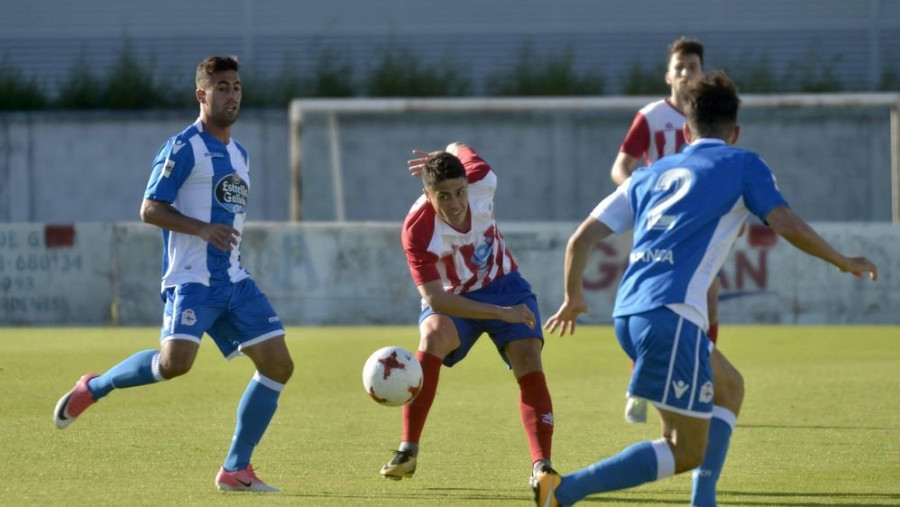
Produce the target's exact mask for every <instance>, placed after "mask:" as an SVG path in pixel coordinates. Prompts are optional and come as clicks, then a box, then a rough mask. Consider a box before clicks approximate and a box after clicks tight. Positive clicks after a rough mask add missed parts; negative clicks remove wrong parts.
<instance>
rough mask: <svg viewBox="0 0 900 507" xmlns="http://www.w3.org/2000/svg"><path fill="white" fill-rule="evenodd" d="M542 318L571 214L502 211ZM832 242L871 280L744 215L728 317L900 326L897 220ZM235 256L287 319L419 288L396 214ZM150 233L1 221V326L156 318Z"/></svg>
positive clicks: (381, 310) (314, 227)
mask: <svg viewBox="0 0 900 507" xmlns="http://www.w3.org/2000/svg"><path fill="white" fill-rule="evenodd" d="M500 225H501V229H503V231H504V236H505V238H506V240H507V242H508V244H509V246H510V247H511V249H512V250H513V252H514V253H515V255H516V259H517V261H518V262H519V265H520V268H521V270H522V272H523V274H524V275H525V277H526V278H527V279H528V280H529V281H531V283H532V285H533V287H534V290H535V292H536V293H537V294H538V298H539V302H540V308H541V312H542V314H543V317H544V318H545V319H546V318H547V317H548V316H549V315H550V314H551V313H552V312H553V311H555V310H556V308H557V306H558V304H559V302H560V300H561V298H562V290H563V287H562V259H563V254H564V250H565V244H566V240H567V239H568V236H569V234H570V233H571V232H572V231H573V230H574V229H575V227H576V225H577V224H575V223H571V222H559V223H547V222H545V223H539V224H522V223H509V224H504V223H501V224H500ZM814 226H815V227H816V229H817V230H818V231H819V232H820V233H821V234H822V235H823V236H824V237H825V238H826V239H828V240H829V241H830V242H832V243H833V244H834V245H835V246H836V247H837V248H838V249H839V250H841V251H844V252H848V253H861V254H865V255H867V256H869V257H870V258H871V259H872V260H873V261H874V262H875V263H876V264H877V265H878V267H879V269H880V270H881V273H880V280H879V281H878V282H876V283H872V282H870V281H868V280H860V279H856V278H854V277H852V276H848V275H846V274H841V273H838V272H837V271H835V270H834V269H833V268H832V267H831V266H829V265H827V264H825V263H824V262H822V261H819V260H816V259H812V258H809V257H806V256H805V255H803V254H801V253H799V252H798V251H797V250H795V249H793V248H792V247H791V246H790V245H788V244H787V242H786V241H784V240H783V239H780V238H778V237H777V236H775V235H774V234H772V232H771V230H769V229H767V228H765V227H762V226H759V225H754V226H751V227H750V228H749V229H748V231H747V233H746V234H745V235H744V236H743V237H742V238H741V239H740V240H739V242H738V244H737V245H736V248H735V250H734V251H733V252H732V254H731V255H730V256H729V258H728V261H727V262H726V263H725V266H724V267H723V270H722V277H723V278H722V291H721V297H722V301H721V304H720V309H719V311H720V320H721V321H722V322H723V323H725V324H728V323H778V324H825V323H829V324H900V256H898V255H897V254H898V252H900V225H892V224H888V223H881V224H861V223H817V224H814ZM244 238H245V244H244V245H243V247H242V248H243V258H244V259H245V263H246V265H247V267H248V268H249V269H250V271H251V272H252V273H253V277H254V279H255V280H256V281H257V283H258V284H259V285H260V287H261V288H262V289H263V290H264V291H265V292H266V293H267V294H268V295H269V297H270V299H271V300H272V303H273V305H274V306H275V308H276V309H277V310H278V312H279V314H280V315H281V317H282V319H283V320H284V322H285V323H286V324H288V325H330V324H401V325H414V324H415V322H416V318H417V316H418V312H419V298H418V293H417V291H416V289H415V287H414V286H413V284H412V281H411V279H410V277H409V273H408V271H407V268H406V263H405V257H404V255H403V253H402V250H401V246H400V224H399V223H349V224H344V225H333V224H324V223H306V224H291V225H288V224H265V223H250V224H248V225H247V227H246V228H245V234H244ZM629 240H630V238H628V237H622V238H612V239H610V240H607V241H605V242H603V243H601V244H599V245H598V246H597V247H596V249H595V251H594V253H593V255H592V258H591V261H590V263H589V268H588V270H587V273H586V275H585V285H586V287H587V288H588V297H589V301H590V305H591V314H590V315H589V316H587V317H585V318H584V322H586V323H609V322H611V317H610V313H611V311H612V304H613V300H614V297H615V288H616V284H617V280H618V278H619V276H621V272H622V269H623V268H624V265H625V262H626V259H627V250H628V249H627V245H628V241H629ZM160 248H161V239H160V234H159V231H158V230H157V229H155V228H153V227H150V226H145V225H142V224H137V223H122V224H92V223H87V224H76V225H74V226H67V225H44V224H0V325H101V324H119V325H158V324H159V323H160V319H161V314H162V302H161V300H160V299H159V274H160V255H161V253H160Z"/></svg>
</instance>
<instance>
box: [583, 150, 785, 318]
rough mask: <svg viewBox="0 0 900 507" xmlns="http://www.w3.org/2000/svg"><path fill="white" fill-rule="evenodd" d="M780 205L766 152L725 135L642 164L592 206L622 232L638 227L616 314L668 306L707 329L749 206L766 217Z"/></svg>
mask: <svg viewBox="0 0 900 507" xmlns="http://www.w3.org/2000/svg"><path fill="white" fill-rule="evenodd" d="M780 205H787V202H786V201H785V200H784V198H783V197H782V196H781V192H779V191H778V188H777V187H776V185H775V177H774V175H773V174H772V171H771V169H769V166H768V165H766V163H765V162H764V161H763V160H762V159H761V158H760V157H759V155H757V154H756V153H753V152H751V151H747V150H743V149H740V148H736V147H733V146H729V145H728V144H726V143H725V142H724V141H722V140H718V139H700V140H698V141H696V142H694V143H692V144H691V145H689V146H686V147H685V149H684V150H682V152H681V153H677V154H674V155H670V156H668V157H664V158H662V159H660V160H658V161H657V162H655V163H654V164H652V165H651V166H649V167H646V168H643V169H640V170H637V171H634V173H633V174H632V176H631V178H629V179H628V180H627V181H625V182H624V183H622V185H620V186H619V188H617V189H616V191H615V192H613V193H612V194H610V195H609V196H608V197H607V198H606V199H604V200H603V201H602V202H601V203H600V204H598V205H597V207H596V208H594V210H593V211H592V212H591V216H593V217H594V218H596V219H597V220H599V221H601V222H603V223H604V224H606V225H607V226H608V227H609V228H610V229H612V230H613V231H615V232H617V233H619V232H622V231H625V230H627V229H629V228H632V227H633V228H634V243H633V246H632V249H631V254H630V257H629V263H628V267H627V268H626V270H625V273H624V275H623V276H622V280H621V281H620V283H619V289H618V292H617V294H616V304H615V309H614V310H613V316H614V317H619V316H624V315H632V314H635V313H641V312H645V311H648V310H652V309H655V308H658V307H660V306H668V307H670V308H671V309H672V310H674V311H675V312H677V313H679V314H680V315H682V316H684V317H685V318H687V319H688V320H690V321H692V322H694V323H695V324H697V325H698V326H700V327H702V328H703V329H707V328H708V327H709V319H708V314H707V307H706V292H707V290H708V289H709V286H710V284H711V283H712V280H713V278H715V276H716V275H717V274H718V272H719V270H720V269H721V267H722V264H723V263H724V262H725V258H726V257H727V256H728V252H729V251H730V250H731V247H732V246H733V245H734V242H735V240H736V238H737V236H738V233H739V232H740V229H741V225H743V223H744V220H745V219H746V218H747V216H748V213H749V212H752V213H753V214H754V215H756V216H758V217H759V218H760V219H763V220H764V219H765V216H766V215H767V214H768V213H769V212H770V211H772V209H774V208H775V207H777V206H780Z"/></svg>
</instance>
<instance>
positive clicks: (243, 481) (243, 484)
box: [216, 465, 278, 493]
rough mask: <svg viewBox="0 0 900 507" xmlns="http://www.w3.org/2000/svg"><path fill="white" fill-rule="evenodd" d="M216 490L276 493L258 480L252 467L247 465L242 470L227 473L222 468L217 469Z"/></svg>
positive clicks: (276, 489)
mask: <svg viewBox="0 0 900 507" xmlns="http://www.w3.org/2000/svg"><path fill="white" fill-rule="evenodd" d="M216 488H218V489H220V490H222V491H256V492H258V493H277V492H278V488H273V487H272V486H269V485H268V484H266V483H265V482H263V481H261V480H259V477H257V476H256V473H255V472H254V471H253V465H247V468H245V469H243V470H235V471H234V472H229V471H228V470H225V468H224V467H222V468H220V469H219V474H218V475H216Z"/></svg>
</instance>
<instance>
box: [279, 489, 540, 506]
mask: <svg viewBox="0 0 900 507" xmlns="http://www.w3.org/2000/svg"><path fill="white" fill-rule="evenodd" d="M442 492H444V493H442ZM279 496H293V497H297V498H329V499H345V500H348V501H350V500H369V501H377V500H401V501H411V500H420V501H428V502H440V501H443V502H466V501H469V502H476V501H477V502H483V501H490V502H497V503H500V502H515V503H518V504H520V505H521V503H522V500H524V499H526V498H527V499H528V500H531V499H532V495H531V493H530V492H525V491H523V492H522V493H516V494H513V493H503V492H497V491H496V490H491V489H475V488H426V489H425V490H423V491H418V492H416V491H398V492H396V493H388V492H371V493H349V492H346V493H337V492H328V493H291V492H284V491H282V492H281V493H280V494H279Z"/></svg>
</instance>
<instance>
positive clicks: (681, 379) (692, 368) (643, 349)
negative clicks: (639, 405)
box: [615, 307, 714, 419]
mask: <svg viewBox="0 0 900 507" xmlns="http://www.w3.org/2000/svg"><path fill="white" fill-rule="evenodd" d="M615 328H616V337H617V338H618V339H619V345H621V346H622V349H624V350H625V352H626V353H627V354H628V356H629V357H631V359H632V360H634V370H633V371H632V373H631V383H630V384H629V385H628V394H629V395H631V396H637V397H640V398H644V399H646V400H648V401H650V402H652V403H653V404H654V405H656V406H658V407H660V408H662V409H665V410H669V411H671V412H677V413H679V414H684V415H689V416H693V417H698V418H703V419H707V418H709V417H710V415H711V414H712V407H713V393H714V390H713V377H712V366H710V363H709V354H710V352H711V351H712V342H711V341H709V338H707V337H706V333H704V332H703V330H702V329H700V327H698V326H697V325H696V324H694V323H692V322H691V321H689V320H687V319H685V318H683V317H681V316H680V315H678V314H677V313H675V312H673V311H672V310H670V309H668V308H666V307H660V308H656V309H654V310H650V311H648V312H643V313H637V314H633V315H627V316H623V317H616V319H615Z"/></svg>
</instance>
